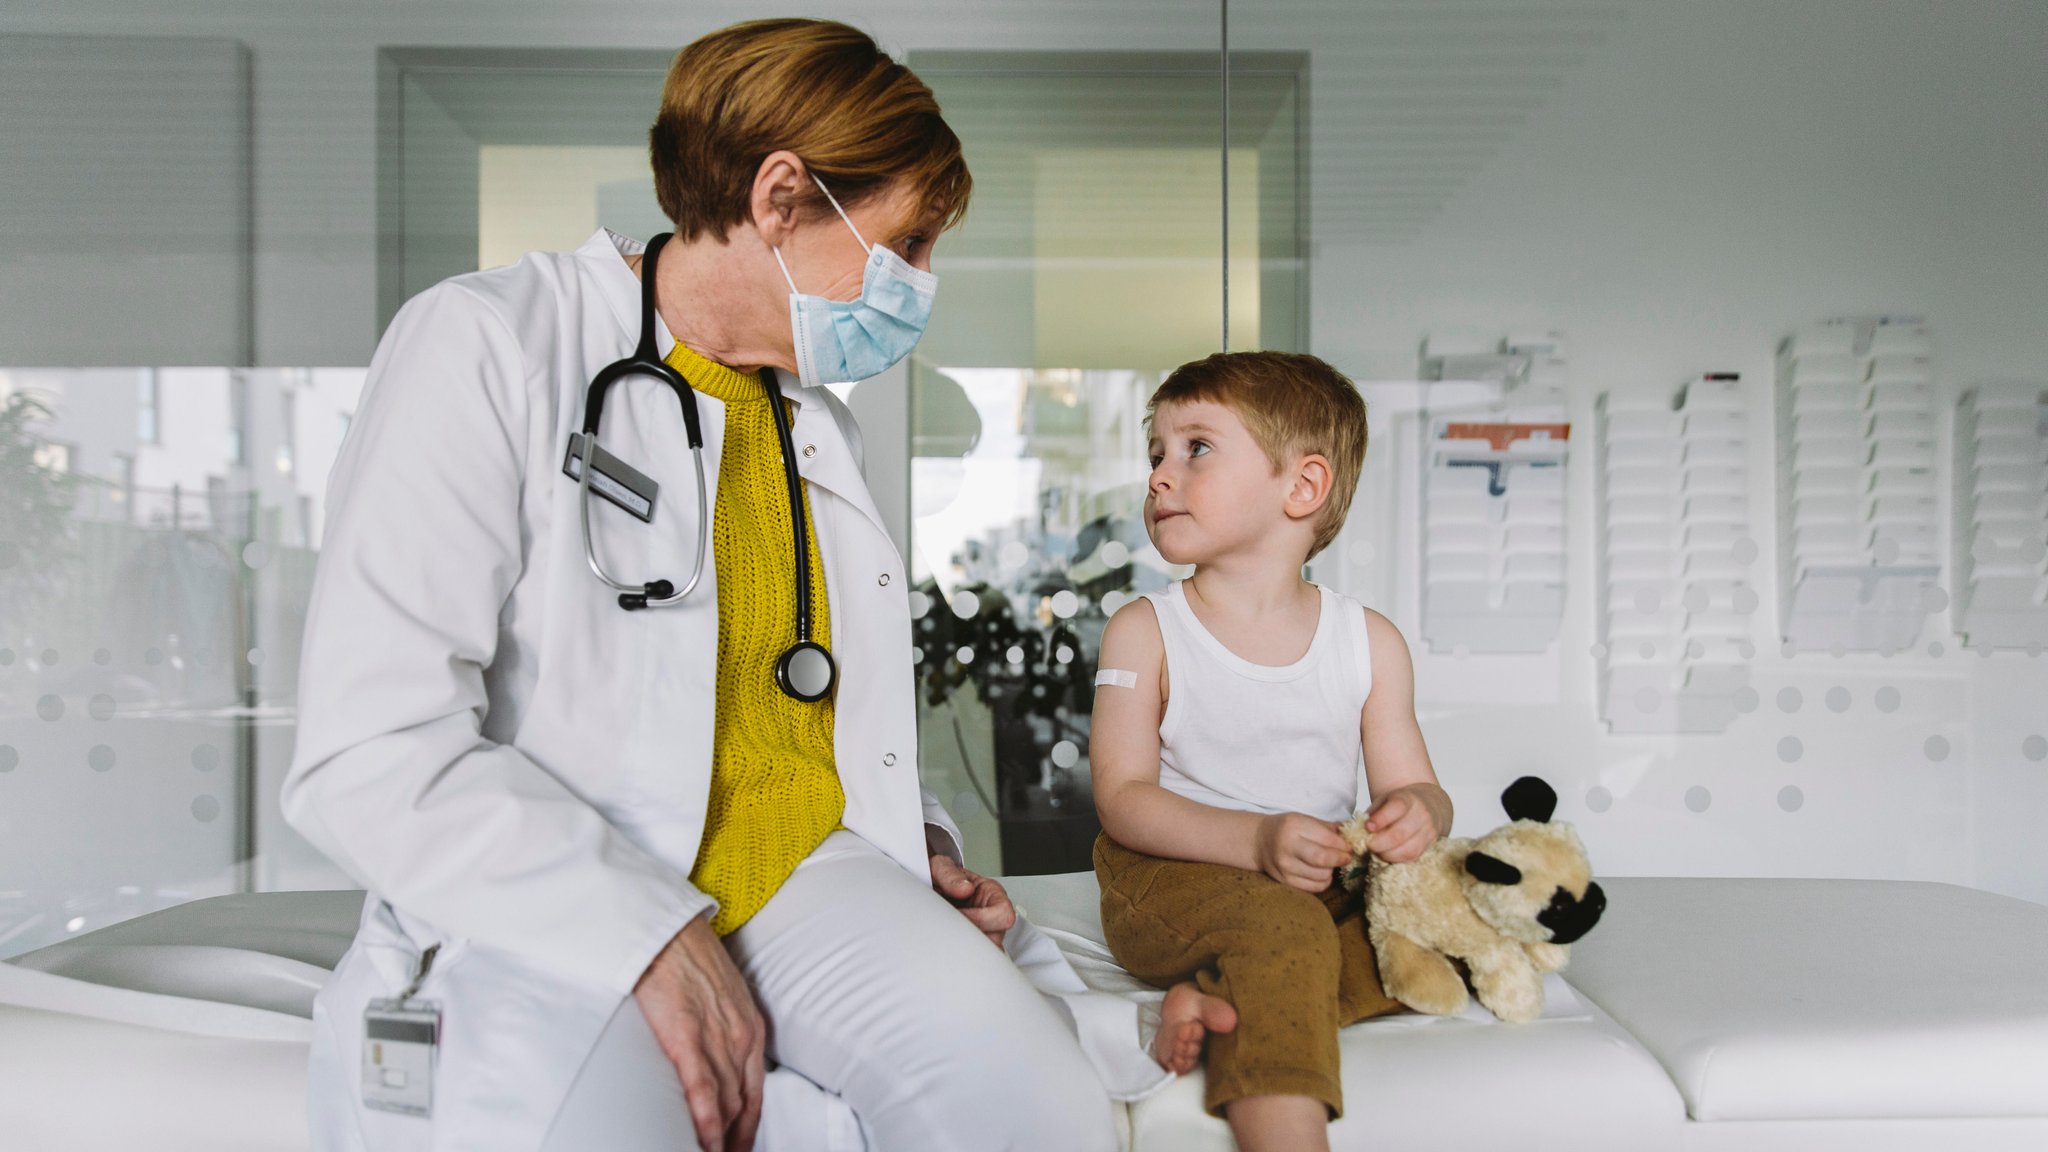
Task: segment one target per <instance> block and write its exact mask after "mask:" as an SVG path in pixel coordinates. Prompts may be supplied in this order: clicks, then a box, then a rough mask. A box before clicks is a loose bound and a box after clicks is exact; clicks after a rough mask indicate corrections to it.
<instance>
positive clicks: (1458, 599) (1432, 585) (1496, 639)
mask: <svg viewBox="0 0 2048 1152" xmlns="http://www.w3.org/2000/svg"><path fill="white" fill-rule="evenodd" d="M1560 417H1561V413H1560ZM1570 435H1571V425H1570V424H1568V423H1565V422H1564V421H1563V420H1562V419H1561V418H1559V419H1555V420H1551V419H1539V420H1531V419H1526V418H1521V417H1516V418H1509V417H1507V416H1505V415H1503V414H1501V413H1497V412H1474V413H1466V414H1460V415H1456V416H1440V415H1432V416H1430V418H1429V420H1428V424H1427V436H1428V440H1427V443H1426V444H1425V446H1424V449H1423V462H1424V476H1423V487H1422V499H1423V557H1422V634H1423V637H1424V639H1426V640H1427V641H1428V642H1429V644H1430V647H1431V648H1433V649H1435V650H1437V651H1445V652H1447V651H1452V650H1455V649H1457V648H1460V647H1463V648H1464V649H1465V650H1466V651H1467V652H1473V653H1501V652H1542V651H1543V650H1545V649H1546V648H1548V647H1549V646H1550V645H1551V643H1552V642H1553V641H1555V640H1556V639H1557V630H1558V624H1559V622H1560V621H1561V620H1562V619H1563V617H1564V588H1565V582H1564V577H1565V550H1564V545H1565V486H1564V475H1565V472H1564V467H1565V461H1566V449H1567V445H1568V444H1569V439H1570Z"/></svg>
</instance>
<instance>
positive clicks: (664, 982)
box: [633, 916, 768, 1152]
mask: <svg viewBox="0 0 2048 1152" xmlns="http://www.w3.org/2000/svg"><path fill="white" fill-rule="evenodd" d="M633 996H634V998H635V999H637V1000H638V1001H639V1002H640V1011H641V1013H642V1014H643V1015H645V1016H646V1017H647V1025H648V1027H649V1028H650V1029H652V1030H653V1032H654V1038H655V1039H656V1040H657V1041H659V1042H660V1044H661V1051H662V1054H663V1055H666V1056H667V1057H668V1058H669V1062H670V1063H672V1064H674V1065H675V1066H676V1075H677V1076H678V1077H679V1078H681V1080H682V1083H683V1099H684V1100H685V1101H687V1102H688V1103H689V1105H690V1120H691V1122H692V1123H693V1124H695V1125H696V1128H697V1143H698V1144H699V1145H700V1146H701V1147H702V1148H703V1149H704V1152H748V1150H749V1149H751V1148H753V1146H754V1133H755V1131H756V1130H757V1129H758V1128H759V1127H760V1126H761V1095H762V1089H761V1082H762V1078H763V1077H764V1076H765V1075H766V1069H765V1067H764V1057H763V1053H764V1051H765V1049H766V1047H767V1039H768V1029H767V1025H766V1024H765V1023H764V1022H763V1021H762V1019H761V1009H760V1006H759V1005H757V1004H755V1003H754V993H753V991H752V990H751V989H749V988H748V987H747V981H746V978H745V977H743V976H741V975H740V970H739V968H738V966H737V965H735V964H734V963H733V962H732V957H731V956H730V955H729V954H727V952H726V950H725V945H724V944H723V943H722V942H720V941H719V939H718V936H717V934H716V933H714V932H712V931H711V919H710V917H708V916H698V917H696V918H695V919H693V920H691V921H690V923H689V925H688V926H687V927H685V928H684V929H683V930H682V931H681V932H678V933H676V935H675V938H674V939H673V940H670V941H669V942H668V946H667V947H665V948H663V949H662V950H661V954H660V955H658V956H656V957H655V958H654V962H653V963H652V964H649V965H648V966H647V971H646V972H644V973H642V974H641V976H640V982H639V983H638V984H635V985H634V986H633Z"/></svg>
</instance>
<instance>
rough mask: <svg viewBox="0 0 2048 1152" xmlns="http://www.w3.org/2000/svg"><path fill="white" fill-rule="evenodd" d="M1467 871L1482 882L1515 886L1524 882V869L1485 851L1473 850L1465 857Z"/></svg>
mask: <svg viewBox="0 0 2048 1152" xmlns="http://www.w3.org/2000/svg"><path fill="white" fill-rule="evenodd" d="M1465 871H1467V872H1469V873H1471V874H1472V878H1473V879H1474V880H1477V881H1479V882H1480V883H1481V884H1505V885H1509V886H1513V885H1516V884H1520V883H1521V882H1522V870H1521V869H1520V868H1517V867H1515V866H1514V865H1513V864H1510V863H1508V862H1507V861H1505V860H1503V859H1501V858H1500V857H1498V856H1488V855H1487V854H1486V853H1484V852H1472V853H1469V854H1467V855H1466V857H1465Z"/></svg>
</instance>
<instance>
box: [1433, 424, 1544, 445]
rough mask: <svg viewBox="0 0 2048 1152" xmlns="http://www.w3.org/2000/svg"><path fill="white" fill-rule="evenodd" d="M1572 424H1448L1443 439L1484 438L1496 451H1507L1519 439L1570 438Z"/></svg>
mask: <svg viewBox="0 0 2048 1152" xmlns="http://www.w3.org/2000/svg"><path fill="white" fill-rule="evenodd" d="M1571 434H1572V426H1571V425H1570V424H1568V423H1567V424H1498V423H1496V424H1481V423H1467V424H1457V423H1453V424H1447V425H1445V426H1444V430H1443V435H1442V439H1445V440H1484V441H1486V443H1487V444H1488V446H1490V447H1491V448H1492V449H1493V450H1494V451H1495V452H1505V451H1507V450H1508V445H1510V444H1512V443H1514V442H1515V441H1517V440H1566V439H1570V437H1571Z"/></svg>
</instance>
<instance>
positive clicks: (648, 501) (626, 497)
mask: <svg viewBox="0 0 2048 1152" xmlns="http://www.w3.org/2000/svg"><path fill="white" fill-rule="evenodd" d="M592 456H593V458H594V467H592V468H591V470H590V490H591V491H592V492H595V493H597V494H598V495H599V496H602V497H604V498H605V499H607V500H609V501H611V502H612V503H614V504H616V505H618V506H619V507H621V508H624V509H625V510H626V511H628V512H631V513H632V514H633V515H635V516H638V517H639V518H640V519H641V520H642V521H645V522H648V523H652V522H653V520H654V498H655V497H656V496H657V495H659V494H660V492H661V485H659V484H656V483H655V482H654V481H653V480H651V479H649V478H648V477H647V476H646V475H644V474H643V473H641V472H640V471H639V470H637V469H635V468H634V467H633V466H632V465H631V464H628V463H626V462H625V461H624V460H621V459H619V458H618V457H617V456H614V455H612V454H611V453H609V452H607V451H605V450H604V445H602V444H599V445H597V451H596V452H595V453H593V454H592ZM562 475H564V476H567V477H568V478H569V479H571V480H574V481H576V482H578V483H582V481H583V433H581V432H574V433H571V434H570V436H569V456H568V459H566V460H563V461H562Z"/></svg>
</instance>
